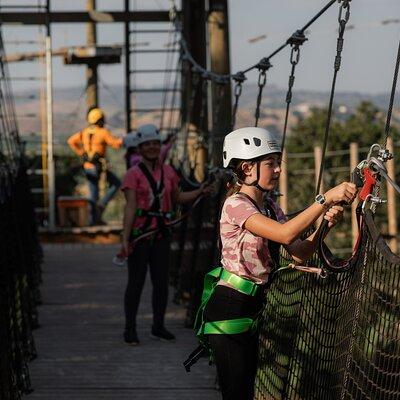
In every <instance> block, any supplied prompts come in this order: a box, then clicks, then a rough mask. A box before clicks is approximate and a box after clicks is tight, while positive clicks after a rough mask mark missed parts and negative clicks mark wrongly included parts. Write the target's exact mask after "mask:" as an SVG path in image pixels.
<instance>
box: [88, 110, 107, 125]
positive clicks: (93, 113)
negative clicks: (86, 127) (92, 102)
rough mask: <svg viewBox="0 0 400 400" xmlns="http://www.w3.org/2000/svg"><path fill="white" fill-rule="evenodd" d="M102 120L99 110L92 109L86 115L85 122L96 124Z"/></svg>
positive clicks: (102, 116) (101, 112) (101, 113)
mask: <svg viewBox="0 0 400 400" xmlns="http://www.w3.org/2000/svg"><path fill="white" fill-rule="evenodd" d="M103 118H104V113H103V110H102V109H101V108H92V109H91V110H90V111H89V113H88V115H87V120H88V122H89V124H96V123H97V122H99V121H100V120H101V119H103Z"/></svg>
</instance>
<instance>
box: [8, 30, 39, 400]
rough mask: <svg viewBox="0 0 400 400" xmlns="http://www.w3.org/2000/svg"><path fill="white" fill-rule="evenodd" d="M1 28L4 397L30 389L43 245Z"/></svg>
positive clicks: (10, 398) (17, 395)
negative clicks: (5, 61) (30, 189)
mask: <svg viewBox="0 0 400 400" xmlns="http://www.w3.org/2000/svg"><path fill="white" fill-rule="evenodd" d="M4 54H5V53H4V46H3V41H2V37H1V32H0V111H1V112H0V221H1V224H0V237H1V240H0V354H1V357H0V398H1V399H2V400H18V399H20V398H21V396H22V395H23V394H26V393H29V392H31V390H32V388H31V384H30V380H29V372H28V367H27V362H28V361H30V360H32V359H33V358H35V356H36V350H35V345H34V342H33V336H32V329H34V328H35V327H37V326H38V316H37V304H38V303H39V300H40V293H39V283H40V262H41V250H40V246H39V242H38V235H37V229H36V224H35V217H34V211H33V206H32V204H33V203H32V201H31V195H30V191H29V186H28V179H27V175H26V169H25V166H24V162H23V156H22V152H21V144H20V140H19V135H18V128H17V123H16V118H15V112H14V102H13V98H12V94H11V90H10V86H9V75H8V71H7V66H6V65H5V63H4V62H3V60H4Z"/></svg>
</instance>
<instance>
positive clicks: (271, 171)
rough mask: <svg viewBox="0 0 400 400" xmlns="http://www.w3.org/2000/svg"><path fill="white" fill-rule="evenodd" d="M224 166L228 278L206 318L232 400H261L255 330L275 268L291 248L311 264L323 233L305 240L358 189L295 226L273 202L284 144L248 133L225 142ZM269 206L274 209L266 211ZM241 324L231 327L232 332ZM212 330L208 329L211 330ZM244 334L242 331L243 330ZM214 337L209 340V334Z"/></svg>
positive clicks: (340, 191) (327, 198)
mask: <svg viewBox="0 0 400 400" xmlns="http://www.w3.org/2000/svg"><path fill="white" fill-rule="evenodd" d="M223 162H224V167H228V168H231V169H232V171H233V173H234V176H235V178H236V183H235V184H234V185H231V193H230V194H231V195H230V196H228V197H227V199H226V200H225V203H224V205H223V207H222V213H221V220H220V234H221V243H222V255H221V264H222V266H223V270H222V271H223V272H222V273H221V275H220V278H219V282H218V284H217V285H216V287H215V289H214V290H213V292H212V294H211V297H210V298H209V300H208V303H207V305H206V306H205V309H204V313H203V318H204V319H203V321H205V322H204V323H203V325H202V326H203V327H205V325H204V324H206V325H208V328H207V329H208V331H207V330H203V332H205V334H206V335H208V336H207V337H208V342H209V344H210V347H211V349H212V353H213V356H214V359H215V362H216V366H217V371H218V377H219V382H220V386H221V391H222V396H223V399H224V400H233V399H235V400H236V399H237V400H250V399H253V385H254V379H255V373H256V367H257V342H258V337H257V334H256V333H254V330H253V329H251V326H252V325H251V321H254V320H256V318H257V316H258V315H259V314H260V312H261V310H262V305H263V293H264V288H265V284H266V283H267V282H268V278H269V273H270V271H271V269H272V268H273V267H274V265H276V264H277V263H278V261H279V246H280V245H284V246H285V248H286V249H287V251H288V252H289V253H290V254H291V255H292V257H293V258H294V260H295V261H298V262H303V261H304V260H306V259H308V258H309V257H311V255H312V254H313V253H314V252H315V249H316V241H315V239H316V237H315V234H312V235H311V236H309V237H308V238H307V239H306V240H303V241H302V240H300V239H299V236H300V235H301V234H302V233H303V232H304V231H306V230H307V229H308V228H309V227H310V226H311V225H312V224H313V223H314V222H315V221H316V220H317V219H318V217H319V216H320V215H324V218H325V219H327V220H328V221H329V226H330V227H332V226H333V225H335V224H336V222H337V220H338V218H339V217H341V215H342V212H343V208H342V207H341V206H339V205H338V204H339V203H341V202H346V203H351V202H352V201H353V200H354V198H355V195H356V188H355V185H353V184H351V183H347V182H343V183H342V184H340V185H338V186H336V187H335V188H333V189H331V190H329V191H327V192H326V193H325V194H324V195H319V196H317V197H316V201H315V202H314V203H313V204H312V205H311V206H309V207H308V208H307V209H306V210H305V211H303V212H302V213H300V214H299V215H297V216H296V217H294V218H293V219H291V220H290V221H287V219H286V217H285V215H284V213H283V212H282V210H281V209H280V208H279V206H278V205H277V204H276V203H275V201H274V200H272V199H268V200H267V201H266V198H265V196H264V195H265V194H266V193H267V192H269V191H272V190H273V189H274V188H275V187H276V185H277V183H278V180H279V175H280V173H281V167H280V165H281V148H280V142H279V141H278V138H276V137H274V135H272V134H271V133H270V132H268V131H267V130H265V129H261V128H242V129H238V130H236V131H233V132H231V133H230V134H229V135H227V136H226V137H225V140H224V149H223ZM265 201H266V207H265ZM238 319H240V320H239V321H241V322H243V321H244V322H245V323H244V324H242V326H245V325H246V321H247V322H248V321H250V323H249V324H248V327H247V328H246V327H245V328H242V331H241V332H239V333H233V334H232V331H231V332H227V330H225V332H224V331H223V329H221V327H227V326H228V325H229V323H230V321H234V320H238ZM232 326H233V325H231V327H232ZM204 329H205V328H204ZM235 329H236V331H238V329H237V326H236V328H235ZM207 332H208V333H207Z"/></svg>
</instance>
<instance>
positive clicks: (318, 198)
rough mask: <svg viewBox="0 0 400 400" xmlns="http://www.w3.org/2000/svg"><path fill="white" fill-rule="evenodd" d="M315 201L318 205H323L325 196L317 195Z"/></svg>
mask: <svg viewBox="0 0 400 400" xmlns="http://www.w3.org/2000/svg"><path fill="white" fill-rule="evenodd" d="M315 201H316V202H317V203H319V204H324V203H325V201H326V200H325V196H324V195H323V194H319V195H318V196H316V197H315Z"/></svg>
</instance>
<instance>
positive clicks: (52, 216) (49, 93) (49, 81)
mask: <svg viewBox="0 0 400 400" xmlns="http://www.w3.org/2000/svg"><path fill="white" fill-rule="evenodd" d="M46 7H47V12H48V13H49V12H50V0H47V6H46ZM46 22H47V23H46V39H45V45H46V112H47V176H48V182H49V193H48V196H49V200H48V203H49V209H48V215H49V230H50V231H54V230H55V227H56V199H55V196H56V185H55V170H54V156H53V71H52V58H51V57H52V56H51V31H50V23H49V19H47V21H46ZM43 172H44V173H45V171H43Z"/></svg>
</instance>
